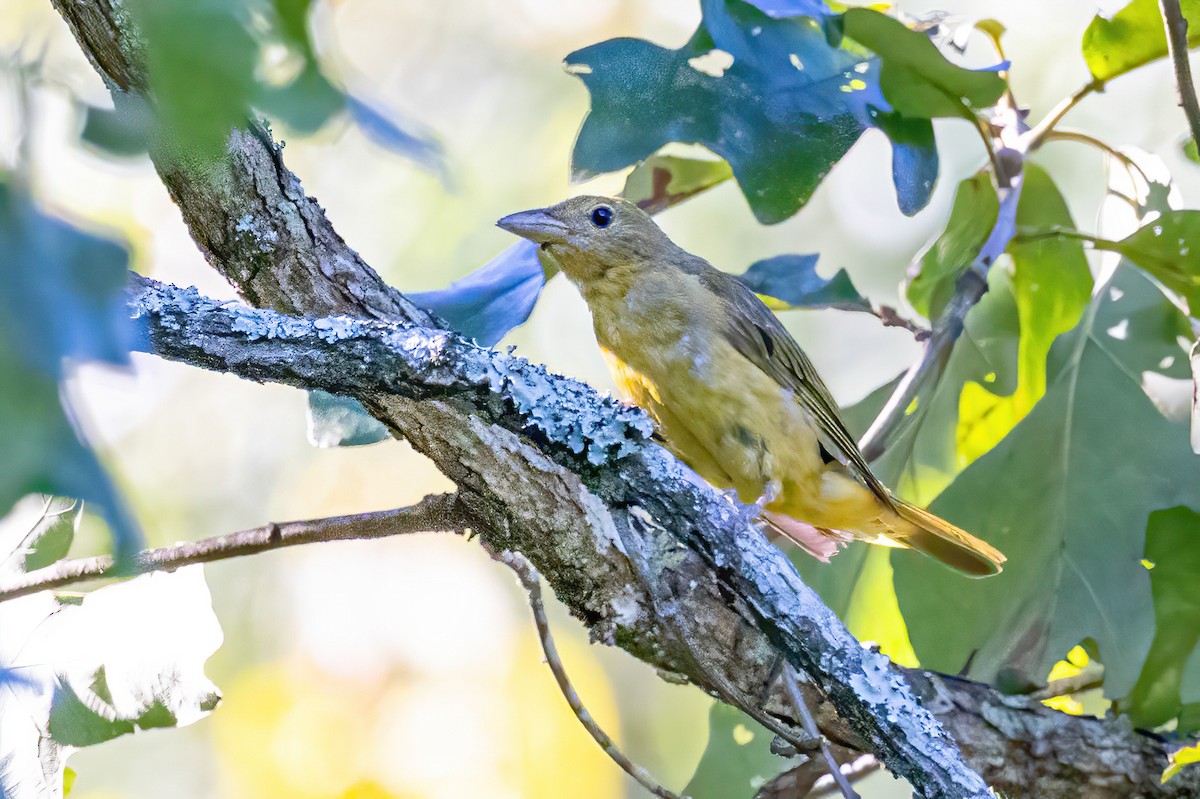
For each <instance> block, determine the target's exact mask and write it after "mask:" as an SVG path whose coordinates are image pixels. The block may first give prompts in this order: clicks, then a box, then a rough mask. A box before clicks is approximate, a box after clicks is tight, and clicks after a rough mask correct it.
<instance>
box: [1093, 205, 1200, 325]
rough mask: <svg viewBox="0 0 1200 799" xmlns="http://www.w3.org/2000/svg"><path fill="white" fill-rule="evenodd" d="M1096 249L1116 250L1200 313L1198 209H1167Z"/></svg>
mask: <svg viewBox="0 0 1200 799" xmlns="http://www.w3.org/2000/svg"><path fill="white" fill-rule="evenodd" d="M1095 246H1096V249H1100V250H1111V251H1113V252H1119V253H1121V254H1122V255H1124V256H1125V257H1126V258H1128V259H1129V260H1131V261H1133V262H1134V263H1135V264H1137V265H1138V266H1140V267H1141V268H1142V269H1145V270H1146V271H1147V272H1149V273H1150V274H1152V275H1154V276H1155V277H1156V278H1158V279H1159V280H1160V281H1162V284H1163V285H1164V286H1166V287H1167V288H1169V289H1171V291H1174V292H1176V293H1177V294H1179V295H1180V296H1181V297H1183V298H1184V299H1185V300H1186V301H1187V304H1188V308H1189V309H1190V310H1191V313H1192V315H1193V316H1197V315H1200V211H1167V212H1165V213H1163V214H1162V215H1161V216H1159V217H1158V218H1157V219H1155V220H1153V221H1152V222H1150V223H1149V224H1147V225H1144V226H1142V227H1140V228H1138V229H1137V230H1136V231H1134V232H1133V234H1132V235H1130V236H1127V237H1126V238H1124V239H1121V240H1120V241H1118V242H1097V243H1096V245H1095Z"/></svg>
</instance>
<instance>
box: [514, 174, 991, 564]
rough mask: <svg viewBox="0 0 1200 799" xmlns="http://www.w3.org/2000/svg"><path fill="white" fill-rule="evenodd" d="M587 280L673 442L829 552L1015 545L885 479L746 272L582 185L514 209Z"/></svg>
mask: <svg viewBox="0 0 1200 799" xmlns="http://www.w3.org/2000/svg"><path fill="white" fill-rule="evenodd" d="M497 224H498V225H499V226H500V227H501V228H503V229H504V230H507V231H509V232H511V233H515V234H517V235H518V236H522V237H524V238H526V239H529V240H530V241H533V242H536V243H537V244H539V245H540V247H541V253H542V257H543V258H545V259H548V260H549V261H550V262H551V263H553V264H554V265H556V266H557V267H558V268H559V269H560V270H562V272H563V274H565V275H566V276H567V277H568V278H570V280H571V281H572V282H573V283H575V285H576V286H578V287H579V290H580V291H581V292H582V294H583V297H584V299H585V300H586V301H587V304H588V307H589V308H590V309H591V312H592V322H593V325H594V327H595V331H596V339H597V341H598V342H599V343H600V346H601V347H602V348H603V350H604V353H605V356H606V357H607V359H608V361H609V365H610V367H611V368H612V372H613V376H614V378H615V379H616V382H617V385H618V386H619V387H620V389H621V391H622V392H624V393H625V394H626V395H627V397H628V399H630V400H631V401H633V402H634V403H636V404H638V405H640V406H641V407H643V408H645V409H646V410H647V411H648V412H649V413H650V414H651V415H652V416H653V417H654V419H655V421H656V423H657V425H658V430H659V433H660V434H661V436H662V437H663V439H664V440H665V441H666V444H667V446H668V447H669V448H670V449H671V451H672V452H674V453H675V454H676V455H677V456H678V457H679V458H680V459H681V460H682V461H683V462H684V463H686V464H688V465H689V466H690V467H691V468H692V469H694V470H695V471H696V472H697V473H699V474H700V476H702V477H704V478H705V479H706V480H708V482H710V483H712V484H713V485H714V486H716V487H718V488H722V489H730V488H732V489H734V490H736V491H737V495H738V498H739V499H740V500H741V501H742V502H745V503H747V504H756V505H757V506H758V508H759V509H760V510H761V511H762V517H763V518H764V520H765V521H766V522H767V524H768V525H769V526H770V527H772V528H773V529H775V530H776V531H778V532H779V533H781V534H783V535H784V536H786V537H787V538H789V539H791V540H792V541H794V542H795V543H797V544H798V545H800V546H801V547H803V548H804V549H805V550H807V551H808V552H810V553H811V554H813V555H815V556H817V557H819V558H821V559H823V560H827V559H828V558H829V556H831V555H832V554H833V553H835V552H836V551H837V550H838V547H839V546H840V545H841V544H843V543H844V542H846V541H849V540H851V539H859V540H864V541H868V542H871V543H876V544H885V545H889V546H901V547H910V548H912V549H916V550H918V551H920V552H924V553H925V554H927V555H931V556H932V557H934V558H936V559H937V560H940V561H941V562H943V563H945V564H947V565H949V566H952V567H954V568H956V569H959V570H961V571H963V572H966V573H967V574H971V575H976V576H984V575H989V574H996V573H997V572H999V571H1000V566H1001V564H1003V563H1004V560H1005V558H1004V555H1002V554H1001V553H1000V552H998V551H997V550H996V549H994V548H993V547H991V546H989V545H988V544H987V543H986V542H984V541H981V540H979V539H978V538H975V537H974V536H972V535H970V534H968V533H966V532H964V531H963V530H960V529H959V528H957V527H955V526H954V525H952V524H950V523H949V522H947V521H945V520H943V519H940V518H938V517H937V516H934V515H933V514H932V513H929V512H928V511H926V510H923V509H921V508H918V507H916V506H914V505H911V504H909V503H907V502H905V501H903V500H901V499H899V498H898V497H896V496H894V495H893V494H892V493H891V492H890V491H888V489H887V488H885V487H884V486H883V484H882V483H880V482H879V480H878V478H876V477H875V475H874V474H873V473H872V472H871V469H870V467H869V466H868V465H867V463H866V461H865V460H864V459H863V456H862V453H860V452H859V450H858V446H857V445H856V444H855V442H854V439H853V437H851V435H850V433H849V432H848V431H847V430H846V426H845V424H844V423H843V422H842V420H841V418H840V416H839V415H838V409H837V404H836V403H835V402H834V401H833V397H832V396H831V395H830V393H829V389H827V388H826V387H825V384H824V383H823V382H821V378H820V377H819V376H818V375H817V373H816V370H815V369H814V368H813V365H812V363H811V362H810V361H809V359H808V357H807V356H806V355H805V354H804V351H803V350H801V349H800V346H799V345H798V344H797V343H796V341H795V340H794V339H793V338H792V337H791V335H789V334H788V332H787V330H786V329H785V328H784V327H783V325H782V324H781V323H780V321H779V320H778V319H777V318H776V317H775V315H774V314H773V313H772V312H771V310H770V309H769V308H767V306H766V305H764V304H763V303H762V301H761V300H759V299H758V297H757V296H755V294H754V292H752V291H751V290H750V289H748V288H746V287H745V286H744V285H743V284H742V283H741V282H740V281H738V280H737V279H736V278H734V277H733V276H731V275H728V274H726V273H724V272H722V271H720V270H718V269H715V268H713V267H712V266H711V265H710V264H709V263H708V262H707V261H705V260H704V259H702V258H698V257H696V256H695V255H691V254H690V253H688V252H686V251H684V250H683V249H681V248H680V247H679V246H677V245H676V244H675V243H674V242H672V241H671V240H670V239H669V238H667V235H666V234H665V233H663V232H662V230H661V229H659V227H658V225H656V224H655V223H654V220H652V219H651V218H650V217H649V215H647V214H646V213H645V212H644V211H642V210H641V209H640V208H638V207H637V206H636V205H634V204H632V203H630V202H627V201H625V200H620V199H614V198H608V197H575V198H573V199H570V200H566V201H565V202H562V203H559V204H558V205H554V206H551V207H549V208H542V209H538V210H533V211H522V212H520V213H516V214H512V215H511V216H506V217H504V218H503V219H501V220H500V221H499V222H498V223H497Z"/></svg>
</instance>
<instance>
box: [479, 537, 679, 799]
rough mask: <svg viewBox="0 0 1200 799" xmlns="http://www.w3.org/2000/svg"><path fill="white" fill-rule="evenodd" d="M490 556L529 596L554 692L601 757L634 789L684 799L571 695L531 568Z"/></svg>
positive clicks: (505, 556)
mask: <svg viewBox="0 0 1200 799" xmlns="http://www.w3.org/2000/svg"><path fill="white" fill-rule="evenodd" d="M485 548H486V547H485ZM492 556H493V557H494V558H496V560H498V561H500V562H501V563H503V564H504V565H506V566H508V567H509V568H510V569H512V570H513V572H514V573H515V574H516V575H517V579H518V580H520V581H521V585H522V586H523V587H524V588H525V591H526V592H527V593H528V594H529V609H530V610H531V611H533V622H534V624H535V625H536V626H537V633H538V640H539V641H541V644H542V652H543V654H545V656H546V665H547V666H549V667H550V671H551V672H553V673H554V680H555V682H557V683H558V689H559V690H560V691H562V695H563V698H565V699H566V700H567V704H568V705H570V706H571V711H572V712H573V713H574V714H575V718H577V719H579V723H580V724H582V725H583V728H584V729H585V730H587V731H588V734H589V735H591V736H592V739H593V740H594V741H595V742H596V743H597V744H599V745H600V748H601V749H603V750H604V753H605V754H607V755H608V756H609V757H610V758H612V761H613V762H614V763H616V764H617V765H618V766H620V767H621V770H623V771H624V772H625V773H626V774H628V775H629V776H630V777H633V778H634V779H635V780H637V783H638V785H641V786H642V787H643V788H645V789H646V790H647V791H649V792H650V793H652V794H654V795H655V796H659V797H662V799H687V798H686V797H680V796H679V794H676V793H672V792H671V791H669V790H667V789H666V788H664V787H662V786H661V785H659V784H658V783H657V782H655V780H654V777H653V776H651V775H650V772H648V771H646V769H644V768H642V767H641V766H639V765H638V764H636V763H634V762H633V761H632V760H630V759H629V758H628V757H626V756H625V755H624V754H623V753H622V752H621V750H620V749H619V748H618V747H617V744H616V743H615V742H614V741H613V739H612V738H610V737H609V735H608V733H606V732H605V731H604V730H603V729H601V727H600V725H599V724H597V723H596V720H595V719H594V718H592V714H591V713H589V712H588V709H587V708H586V707H584V705H583V701H582V700H580V698H579V694H578V693H576V692H575V687H574V686H573V685H571V679H570V678H569V677H568V676H567V670H566V668H565V667H564V666H563V662H562V659H561V658H559V656H558V648H557V647H556V646H555V645H554V636H553V635H551V633H550V620H549V619H548V618H547V617H546V606H545V604H544V603H543V602H542V583H541V579H542V578H541V575H540V574H538V571H537V569H536V568H534V565H533V564H532V563H530V562H529V560H528V558H526V557H525V556H524V555H522V554H520V553H519V552H511V551H509V550H505V551H504V552H494V553H493V554H492Z"/></svg>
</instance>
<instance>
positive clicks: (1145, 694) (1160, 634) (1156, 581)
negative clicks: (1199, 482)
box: [1117, 508, 1200, 729]
mask: <svg viewBox="0 0 1200 799" xmlns="http://www.w3.org/2000/svg"><path fill="white" fill-rule="evenodd" d="M1146 558H1147V559H1148V560H1150V561H1152V562H1153V563H1154V568H1153V569H1151V570H1150V590H1151V595H1152V596H1153V598H1154V619H1155V623H1154V642H1153V643H1152V644H1151V645H1150V653H1149V654H1148V655H1147V656H1146V663H1145V665H1144V666H1143V667H1142V672H1141V674H1140V675H1139V676H1138V680H1137V683H1136V684H1135V685H1134V686H1133V690H1132V691H1131V692H1130V693H1129V695H1128V696H1126V697H1125V698H1123V699H1122V700H1121V701H1120V702H1119V703H1118V705H1117V706H1118V708H1119V709H1120V710H1121V712H1123V713H1127V714H1129V718H1130V720H1131V721H1132V722H1133V724H1134V725H1135V726H1137V727H1142V728H1145V729H1153V728H1154V727H1157V726H1159V725H1160V724H1165V723H1167V722H1168V721H1170V720H1171V719H1174V718H1176V717H1177V716H1178V715H1179V714H1180V712H1181V711H1182V709H1183V699H1182V696H1181V690H1182V688H1183V669H1184V665H1185V664H1186V663H1187V661H1188V658H1189V657H1191V655H1192V653H1193V652H1194V651H1196V644H1197V642H1200V592H1197V591H1196V579H1197V575H1200V513H1197V512H1196V511H1194V510H1190V509H1188V508H1172V509H1171V510H1163V511H1158V512H1156V513H1153V514H1151V516H1150V525H1149V528H1148V529H1147V531H1146ZM1187 688H1188V690H1189V691H1196V690H1198V689H1200V684H1193V685H1189V686H1187Z"/></svg>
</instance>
